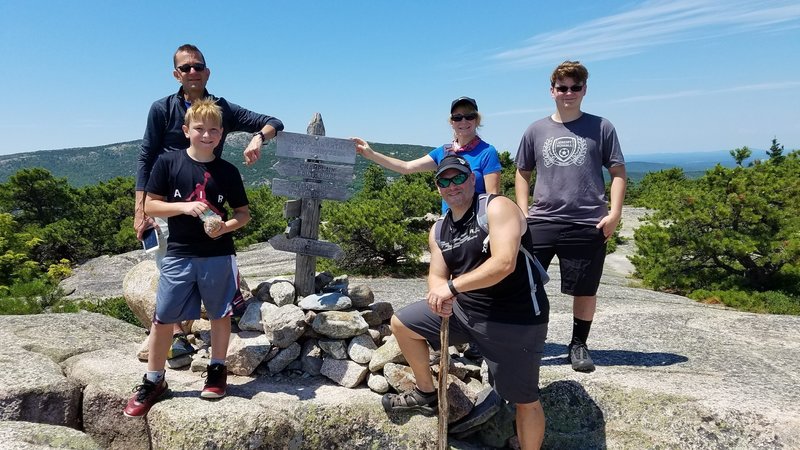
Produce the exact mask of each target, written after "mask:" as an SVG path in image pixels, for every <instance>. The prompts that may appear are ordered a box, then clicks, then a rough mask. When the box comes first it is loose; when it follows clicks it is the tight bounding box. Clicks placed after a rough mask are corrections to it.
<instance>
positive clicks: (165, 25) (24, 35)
mask: <svg viewBox="0 0 800 450" xmlns="http://www.w3.org/2000/svg"><path fill="white" fill-rule="evenodd" d="M221 5H224V6H221ZM184 43H193V44H195V45H197V46H198V47H200V49H201V50H203V52H204V53H205V56H206V60H207V63H208V65H209V67H210V68H211V71H212V73H211V79H210V81H209V84H208V88H209V90H210V91H211V92H212V93H214V94H216V95H218V96H224V97H226V98H227V99H228V100H230V101H232V102H234V103H237V104H240V105H242V106H244V107H246V108H248V109H251V110H254V111H257V112H263V113H267V114H270V115H274V116H276V117H279V118H280V119H281V120H283V121H284V123H285V125H286V130H287V131H294V132H305V129H306V125H307V124H308V121H309V120H310V119H311V117H312V115H313V113H314V112H320V113H321V114H322V117H323V119H324V121H325V125H326V129H327V135H328V136H333V137H349V136H362V137H364V138H365V139H367V140H369V141H374V142H386V143H410V144H421V145H429V146H436V145H440V144H442V143H444V142H447V141H448V140H449V139H450V138H451V134H450V128H449V125H448V123H447V116H448V113H449V106H450V101H451V100H452V99H454V98H456V97H459V96H462V95H467V96H471V97H474V98H475V99H476V100H477V102H478V106H479V108H480V111H481V113H482V114H483V115H484V119H483V123H484V126H483V127H482V128H481V130H480V134H481V136H482V137H483V138H484V139H485V140H486V141H487V142H489V143H492V144H494V145H495V146H496V147H497V149H498V150H500V151H503V150H509V151H511V152H512V153H515V152H516V148H517V145H518V143H519V138H520V136H521V135H522V132H523V131H524V130H525V128H526V127H527V126H528V124H530V123H531V122H532V121H534V120H536V119H539V118H541V117H544V116H546V115H548V114H550V113H551V112H552V110H553V102H552V99H551V98H550V95H549V91H548V88H549V75H550V72H551V71H552V69H553V67H555V66H556V65H557V64H558V63H560V62H561V61H564V60H566V59H573V60H574V59H578V60H581V61H582V62H584V63H585V64H586V65H587V67H588V69H589V72H590V78H589V82H588V86H589V87H588V92H587V96H586V98H585V100H584V103H583V109H584V111H587V112H591V113H593V114H597V115H601V116H604V117H606V118H608V119H609V120H611V122H612V123H614V125H615V126H616V127H617V131H618V134H619V136H620V140H621V142H622V146H623V151H624V152H625V153H626V154H642V153H656V152H687V153H688V152H700V151H711V150H721V149H732V148H735V147H741V146H744V145H747V146H750V147H751V148H757V149H765V148H767V147H769V144H770V141H771V139H772V138H773V137H777V138H778V140H779V141H780V142H781V143H783V144H784V145H785V147H786V149H787V150H788V149H797V148H800V123H799V122H800V120H798V119H800V3H798V2H797V1H782V0H775V1H753V0H745V1H742V0H719V1H709V0H676V1H633V0H630V1H603V2H599V1H596V0H591V1H583V0H576V1H572V2H561V3H559V2H556V3H553V2H533V1H493V2H467V1H449V0H448V1H429V0H428V1H415V0H409V1H404V2H383V1H375V0H373V1H344V0H343V1H337V2H322V1H305V2H294V1H285V2H279V1H271V2H256V1H252V2H249V1H230V2H210V1H204V0H199V1H195V2H180V3H179V2H172V1H163V0H162V1H135V2H108V1H56V0H53V1H40V0H2V1H0V61H2V63H0V64H2V65H1V66H0V67H1V70H0V81H2V86H3V88H4V92H3V94H2V102H1V104H2V108H0V130H1V131H2V132H3V136H4V139H3V140H2V143H0V154H8V153H18V152H27V151H35V150H47V149H59V148H71V147H86V146H95V145H104V144H110V143H115V142H122V141H129V140H134V139H140V138H141V137H142V134H143V132H144V124H145V118H146V116H147V111H148V108H149V106H150V104H151V103H152V102H153V101H154V100H155V99H157V98H161V97H163V96H165V95H168V94H170V93H173V92H175V91H176V90H177V88H178V84H177V82H176V81H175V80H174V79H173V78H172V75H171V72H172V65H171V57H172V53H173V51H174V49H175V48H176V47H177V46H179V45H180V44H184ZM629 159H630V158H629Z"/></svg>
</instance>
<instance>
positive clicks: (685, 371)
mask: <svg viewBox="0 0 800 450" xmlns="http://www.w3.org/2000/svg"><path fill="white" fill-rule="evenodd" d="M642 213H643V211H641V210H631V209H627V208H626V210H625V216H624V218H623V224H624V226H625V229H623V235H626V234H628V233H631V232H632V231H631V230H632V229H633V228H634V226H635V223H636V220H637V219H636V217H641V215H642ZM630 245H632V244H630V243H629V244H627V245H626V246H622V248H621V249H620V250H618V255H613V256H611V257H610V258H609V259H608V262H607V265H606V272H605V276H604V279H603V283H602V285H601V288H600V291H599V293H598V296H599V298H600V301H599V304H598V311H597V315H596V320H595V322H594V325H593V328H592V334H591V336H590V349H591V350H592V356H593V357H594V359H595V363H596V364H597V370H596V371H595V372H594V373H591V374H583V373H577V372H574V371H572V370H571V368H570V367H569V366H568V365H567V364H566V360H565V354H566V343H567V341H568V339H569V336H570V330H571V299H570V298H568V297H566V296H564V295H562V294H560V293H559V292H558V286H559V282H560V280H559V276H558V271H557V270H555V269H556V267H555V266H554V267H551V270H550V273H551V276H552V277H553V280H552V281H551V282H550V284H548V286H547V291H548V294H549V296H550V299H551V304H552V310H551V319H550V329H549V333H548V340H547V344H546V346H545V357H544V359H543V364H542V370H541V383H540V386H541V389H542V402H543V405H544V408H545V412H546V415H547V431H546V438H545V439H546V440H545V447H546V448H558V449H561V448H576V449H582V448H622V449H641V448H676V449H677V448H681V449H683V448H692V449H721V448H741V449H745V448H746V449H751V448H754V449H773V448H778V449H783V448H785V449H795V448H800V407H798V405H799V404H800V390H798V389H797V386H800V373H798V371H797V370H796V368H797V361H798V360H799V359H800V317H790V316H775V315H762V314H752V313H742V312H737V311H732V310H729V309H726V308H721V307H717V306H709V305H703V304H698V303H696V302H693V301H691V300H689V299H686V298H683V297H679V296H674V295H669V294H664V293H659V292H653V291H648V290H644V289H639V288H636V287H632V286H634V285H636V283H635V282H632V280H631V279H630V278H629V274H630V272H631V267H630V266H629V265H626V264H629V263H628V262H627V260H626V259H625V258H624V256H625V255H627V254H630V252H632V248H631V247H629V246H630ZM138 253H141V252H138ZM126 258H134V260H135V259H136V258H135V257H134V256H133V255H122V256H120V257H115V258H108V259H106V260H103V261H102V262H101V263H98V264H92V263H90V264H87V265H86V266H85V268H86V270H79V271H78V272H77V273H76V276H75V278H76V279H78V280H79V281H74V280H73V281H72V283H73V284H66V286H72V287H74V288H75V292H76V294H77V293H79V292H86V291H87V290H88V288H83V287H84V286H90V285H92V284H93V282H91V280H93V279H94V280H97V279H98V278H102V281H103V283H97V284H95V286H97V289H98V290H97V291H92V292H91V293H92V294H93V295H94V296H96V297H98V298H99V297H104V296H115V295H121V279H122V277H123V276H124V274H125V273H126V271H127V269H126V267H128V268H130V267H132V266H133V265H134V264H135V262H132V261H129V260H126ZM111 260H117V261H119V265H118V266H116V269H112V268H111V267H113V264H112V263H111ZM293 261H294V256H293V255H291V254H285V253H283V252H276V251H274V250H272V249H270V248H268V244H261V245H259V246H255V247H253V248H251V249H248V251H245V252H241V253H240V255H239V263H240V266H241V270H242V273H243V274H244V276H245V278H246V279H247V280H248V283H249V284H250V285H251V286H255V285H256V284H257V283H258V281H260V280H262V279H265V278H269V277H271V276H275V275H282V274H286V273H291V272H293V270H294V269H293V265H294V264H293ZM84 272H85V273H84ZM89 272H95V273H94V274H91V273H89ZM115 274H116V275H115ZM115 277H116V279H117V280H118V283H119V284H118V286H119V287H118V288H117V289H118V291H116V292H117V293H116V294H115V293H114V290H113V289H114V288H113V285H114V283H113V282H112V281H111V279H113V278H115ZM351 283H367V284H369V285H370V287H371V288H372V290H373V291H374V293H375V299H376V301H388V302H391V303H392V304H393V305H394V306H395V308H399V307H402V306H404V305H405V304H408V303H410V302H412V301H414V300H416V299H419V298H422V297H423V296H424V294H425V290H426V287H425V281H424V279H384V278H376V279H351ZM104 285H105V286H109V288H108V289H106V290H105V291H102V290H101V288H102V286H104ZM79 288H80V289H84V291H80V289H79ZM92 289H94V288H92ZM141 338H142V334H141V330H137V329H135V327H129V326H127V325H125V324H120V323H119V322H116V321H113V320H112V319H108V318H104V317H102V316H97V315H94V314H75V315H42V316H35V317H23V316H11V317H0V339H1V340H2V342H3V346H2V348H0V368H1V369H2V370H0V381H1V383H0V386H3V387H2V388H0V439H2V442H3V443H4V445H7V446H10V447H8V448H94V447H91V446H89V445H85V442H86V439H89V440H90V441H92V439H93V441H92V442H98V443H100V444H98V445H97V446H98V447H103V448H123V447H125V448H147V447H146V446H152V448H372V447H375V446H376V445H377V446H378V447H380V448H433V444H432V439H433V437H435V434H436V431H435V430H436V420H435V419H434V418H425V417H420V416H413V417H402V418H387V417H386V415H385V414H384V413H383V411H382V410H381V409H380V406H379V401H378V399H379V396H378V395H377V394H375V393H372V392H370V391H369V390H368V389H366V388H361V389H355V390H353V389H345V388H341V387H338V386H333V385H331V383H329V382H325V381H324V380H319V379H316V378H313V379H310V380H305V381H303V382H280V383H279V382H275V381H274V380H272V379H270V378H251V377H235V376H232V377H231V384H232V387H231V392H230V394H231V395H230V396H229V397H227V398H225V399H223V400H222V401H220V402H215V403H209V402H203V401H201V400H199V399H197V398H196V394H197V390H199V389H200V387H201V386H202V381H201V380H199V379H197V377H196V375H193V374H189V373H186V372H182V371H173V372H170V374H169V375H168V376H169V377H170V380H175V381H174V383H175V385H174V386H175V388H177V391H178V392H180V394H179V395H177V396H176V397H175V398H173V399H171V400H168V401H165V402H162V403H161V404H159V405H157V406H156V407H155V408H154V409H153V412H152V413H151V415H150V416H151V417H149V418H148V419H147V421H146V422H142V421H134V422H130V421H128V422H125V421H124V419H123V418H122V417H121V414H119V411H120V410H121V408H122V405H123V404H124V401H125V399H126V398H127V396H128V395H129V391H130V387H131V386H133V384H135V383H136V382H137V380H138V379H139V378H140V377H141V371H142V368H143V365H142V363H140V362H138V361H137V360H136V359H135V357H134V355H135V352H136V349H137V348H138V345H139V344H140V342H141ZM34 381H35V382H34ZM57 405H62V406H57ZM63 405H73V406H63ZM47 411H50V413H47V414H45V412H47ZM53 411H57V412H59V413H57V414H54V413H53ZM153 413H155V414H153ZM498 414H507V412H505V413H503V412H501V413H498ZM29 422H40V423H47V424H58V425H67V426H70V427H72V428H78V429H81V430H84V431H85V432H86V433H85V434H84V433H77V432H76V431H75V430H74V429H72V428H66V429H65V430H66V431H65V432H64V433H61V432H60V429H61V428H63V426H62V427H56V426H55V425H32V424H30V423H29ZM198 424H202V426H198ZM43 427H51V428H47V429H43ZM53 428H55V429H56V431H53ZM176 430H188V431H186V432H176ZM76 433H77V434H76ZM87 435H88V438H87ZM326 436H327V437H326ZM144 438H146V439H144ZM32 442H33V443H32ZM61 442H76V443H75V444H69V445H70V446H68V445H67V444H60V443H61ZM34 444H35V445H34ZM451 444H454V445H455V446H456V447H457V448H487V447H486V445H485V444H484V443H481V442H480V441H478V442H475V441H470V440H469V439H467V440H463V441H455V442H451ZM215 445H216V446H218V447H214V446H215Z"/></svg>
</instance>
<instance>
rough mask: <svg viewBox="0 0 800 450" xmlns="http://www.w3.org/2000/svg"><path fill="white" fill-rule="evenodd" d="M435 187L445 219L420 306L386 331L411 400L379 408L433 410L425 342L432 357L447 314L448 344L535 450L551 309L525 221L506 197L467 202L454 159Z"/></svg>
mask: <svg viewBox="0 0 800 450" xmlns="http://www.w3.org/2000/svg"><path fill="white" fill-rule="evenodd" d="M436 185H437V186H438V188H439V193H440V194H441V195H442V198H443V199H444V200H445V201H446V202H447V204H448V205H450V211H448V213H447V215H446V216H445V217H444V218H443V219H440V220H441V223H438V224H437V225H434V226H433V228H431V232H430V236H429V238H428V241H429V245H430V250H431V263H430V273H429V274H428V294H427V300H425V301H420V302H417V303H415V304H412V305H409V306H407V307H405V308H403V309H401V310H400V311H398V312H397V314H396V315H395V316H393V317H392V331H393V332H394V335H395V337H396V338H397V342H398V343H399V345H400V349H401V350H402V352H403V356H405V358H406V360H407V361H408V363H409V365H410V366H411V369H412V370H413V372H414V377H415V378H416V383H417V385H416V387H415V389H414V390H412V391H411V392H407V393H402V394H386V395H385V396H384V397H383V406H384V408H385V409H386V410H387V412H390V411H400V410H416V411H422V412H434V411H435V410H436V408H437V406H438V405H437V395H436V392H435V391H436V389H435V385H434V381H433V376H432V375H431V371H430V367H429V357H430V355H429V352H428V343H430V345H431V346H432V347H433V348H434V349H437V350H438V349H439V348H440V346H441V345H440V342H439V327H440V324H441V322H442V317H449V316H451V315H452V318H451V319H450V321H449V333H450V339H451V342H450V343H451V344H460V343H467V342H473V343H475V344H477V345H478V349H479V350H480V352H481V355H483V358H484V360H485V361H486V363H487V365H488V366H489V372H490V379H492V382H493V385H494V388H495V390H496V391H497V393H498V394H500V396H501V397H503V398H504V399H506V400H507V401H509V402H511V403H514V404H516V410H517V412H516V421H517V435H518V437H519V442H520V445H521V446H522V448H524V449H533V448H539V447H540V446H541V444H542V440H543V438H544V421H545V418H544V412H543V410H542V405H541V403H540V402H539V364H540V362H541V358H542V351H543V349H544V341H545V337H546V336H547V323H548V316H549V310H550V307H549V303H548V300H547V295H546V294H545V292H544V286H543V285H542V284H543V283H542V277H541V273H540V272H539V271H538V270H537V266H538V264H537V263H536V262H535V261H534V259H533V256H532V254H533V246H532V241H531V234H530V231H529V229H528V226H527V224H526V221H525V216H524V214H523V213H522V211H521V210H520V209H519V207H517V205H516V204H515V203H514V202H512V201H511V200H509V199H508V198H505V197H503V196H498V195H488V197H487V194H483V195H481V196H478V195H476V194H475V175H474V174H473V173H472V170H471V169H470V166H469V163H467V161H466V160H464V159H463V158H461V157H459V156H455V155H452V156H448V157H446V158H444V159H442V161H441V163H440V164H439V166H438V168H437V170H436ZM487 219H488V226H487V225H486V224H485V223H486V220H487ZM481 222H483V223H481ZM443 351H446V349H443Z"/></svg>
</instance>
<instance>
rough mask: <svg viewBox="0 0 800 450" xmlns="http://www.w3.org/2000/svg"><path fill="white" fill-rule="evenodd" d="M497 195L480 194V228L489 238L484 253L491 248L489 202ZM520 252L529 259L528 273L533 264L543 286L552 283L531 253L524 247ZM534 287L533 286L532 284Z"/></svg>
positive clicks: (478, 218)
mask: <svg viewBox="0 0 800 450" xmlns="http://www.w3.org/2000/svg"><path fill="white" fill-rule="evenodd" d="M496 196H497V194H480V195H478V211H477V212H476V215H477V220H478V226H480V227H481V229H482V230H483V231H485V232H486V234H487V236H486V239H484V241H483V251H484V252H486V251H487V250H488V248H489V236H488V234H489V215H488V214H487V212H486V211H487V208H488V207H489V200H491V199H493V198H494V197H496ZM519 251H520V252H522V253H523V254H524V255H525V258H527V259H528V272H529V273H531V272H532V270H531V262H532V263H533V266H534V267H533V268H535V269H536V271H537V272H538V273H539V278H540V280H541V283H542V284H547V283H548V282H549V281H550V275H548V274H547V271H546V270H544V267H543V266H542V264H541V263H540V262H539V260H538V259H536V257H535V256H533V254H532V253H531V252H529V251H528V250H527V249H526V248H525V247H523V246H522V245H520V246H519ZM531 285H533V284H531Z"/></svg>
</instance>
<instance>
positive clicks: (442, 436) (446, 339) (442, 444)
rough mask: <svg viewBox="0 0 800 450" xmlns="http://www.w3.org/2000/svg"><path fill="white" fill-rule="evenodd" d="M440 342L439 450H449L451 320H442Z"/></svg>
mask: <svg viewBox="0 0 800 450" xmlns="http://www.w3.org/2000/svg"><path fill="white" fill-rule="evenodd" d="M439 342H440V343H441V344H442V347H441V350H440V352H439V353H440V355H441V356H440V358H439V390H438V392H437V395H438V397H439V445H438V447H437V448H438V449H439V450H447V449H448V448H449V446H448V445H447V417H448V416H449V415H450V411H449V410H450V408H449V406H448V404H447V371H448V370H449V369H450V351H449V350H448V347H449V346H450V318H449V317H444V318H442V325H441V327H440V328H439Z"/></svg>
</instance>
